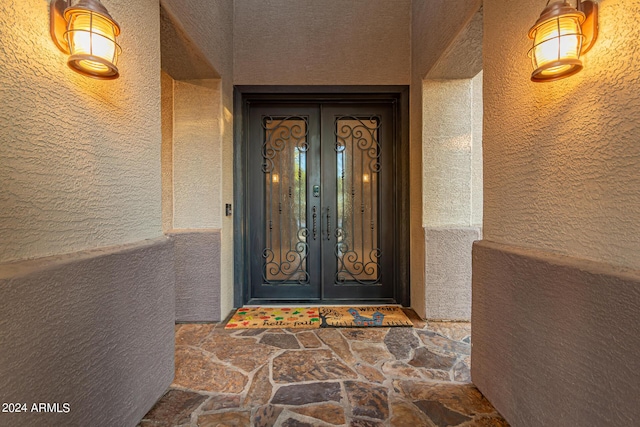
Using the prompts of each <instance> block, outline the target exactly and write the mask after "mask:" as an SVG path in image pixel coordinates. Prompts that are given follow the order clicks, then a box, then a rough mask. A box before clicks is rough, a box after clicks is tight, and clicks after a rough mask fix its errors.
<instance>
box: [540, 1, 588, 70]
mask: <svg viewBox="0 0 640 427" xmlns="http://www.w3.org/2000/svg"><path fill="white" fill-rule="evenodd" d="M587 3H588V6H586V4H587ZM577 6H578V7H579V8H580V9H582V8H585V9H586V10H588V12H589V18H590V19H589V20H588V22H589V26H588V28H585V25H584V23H585V22H587V16H586V15H585V13H584V12H583V11H582V10H578V9H575V8H574V7H572V6H571V5H569V4H568V3H567V2H566V1H556V2H554V3H552V4H550V5H548V6H547V7H546V8H545V9H544V10H543V11H542V13H541V14H540V18H539V19H538V21H537V22H536V23H535V25H534V26H533V27H532V28H531V29H530V30H529V37H530V38H531V39H533V47H532V48H531V50H530V51H529V56H530V57H531V61H532V65H533V70H534V71H533V73H532V74H531V80H532V81H534V82H545V81H553V80H558V79H562V78H565V77H569V76H571V75H573V74H575V73H577V72H579V71H580V70H582V60H581V59H580V55H581V54H582V53H584V52H586V51H587V50H588V48H590V47H591V46H592V45H593V42H594V41H595V35H596V34H597V21H596V20H595V16H597V7H596V4H595V3H594V2H592V1H590V0H587V1H584V2H581V1H580V0H577ZM594 23H595V30H594V28H593V24H594ZM585 33H586V34H585Z"/></svg>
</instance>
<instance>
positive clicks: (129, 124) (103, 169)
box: [0, 0, 162, 262]
mask: <svg viewBox="0 0 640 427" xmlns="http://www.w3.org/2000/svg"><path fill="white" fill-rule="evenodd" d="M105 5H106V6H107V7H108V8H109V11H110V12H111V14H112V15H113V16H114V18H115V19H117V20H118V21H119V23H120V24H121V26H122V28H123V32H122V36H121V37H120V39H119V41H120V43H121V45H122V46H123V47H124V53H123V55H122V56H121V60H120V62H119V64H118V67H119V69H120V72H121V77H120V78H119V79H117V80H114V81H100V80H95V79H90V78H87V77H83V76H82V75H80V74H78V73H75V72H73V71H71V70H70V69H69V68H68V67H67V65H66V56H65V55H64V54H63V53H62V52H60V51H59V50H58V49H57V48H56V46H55V45H54V44H53V41H52V40H51V37H50V35H49V12H48V2H46V1H42V0H27V1H9V2H2V3H0V39H1V40H2V44H1V47H0V88H1V89H0V96H1V101H2V105H1V107H0V115H1V120H0V128H1V132H0V159H1V162H2V163H1V167H0V182H2V185H0V241H1V242H2V244H1V245H0V262H2V261H10V260H18V259H24V258H34V257H40V256H46V255H51V254H56V253H67V252H74V251H79V250H83V249H87V248H92V247H100V246H107V245H115V244H123V243H128V242H136V241H139V240H143V239H149V238H153V237H157V236H159V235H161V234H162V226H161V211H160V74H159V72H158V70H159V69H160V45H159V39H158V34H159V25H158V13H159V12H158V4H157V2H154V1H150V0H144V1H138V2H134V3H131V2H126V1H122V0H111V1H109V2H107V3H106V4H105ZM140 64H144V66H141V65H140Z"/></svg>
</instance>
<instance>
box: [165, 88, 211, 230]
mask: <svg viewBox="0 0 640 427" xmlns="http://www.w3.org/2000/svg"><path fill="white" fill-rule="evenodd" d="M220 105H221V100H220V81H219V80H189V81H176V82H175V84H174V102H173V106H174V109H173V114H174V125H173V126H174V127H173V192H174V193H173V199H174V209H173V227H174V228H179V229H187V228H196V229H197V228H218V229H219V228H220V227H221V225H222V224H221V218H222V206H221V200H220V197H221V192H222V176H221V175H222V174H221V167H220V166H221V165H220V162H221V154H222V147H221V145H222V144H221V139H222V138H221V132H220V120H221V117H220V116H221V114H222V111H221V107H220Z"/></svg>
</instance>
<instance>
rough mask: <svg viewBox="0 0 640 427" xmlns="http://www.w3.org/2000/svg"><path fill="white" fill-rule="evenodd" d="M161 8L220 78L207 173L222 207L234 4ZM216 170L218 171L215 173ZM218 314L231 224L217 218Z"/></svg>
mask: <svg viewBox="0 0 640 427" xmlns="http://www.w3.org/2000/svg"><path fill="white" fill-rule="evenodd" d="M161 3H162V6H163V8H164V9H165V10H166V12H167V13H168V15H170V16H171V19H172V20H173V21H174V23H175V24H176V25H177V27H178V28H179V29H180V31H181V32H183V33H184V34H186V36H187V37H188V39H189V42H190V48H193V49H197V50H198V51H199V54H202V56H203V57H204V59H205V60H206V61H207V63H208V64H209V65H210V66H212V67H213V68H214V69H215V71H216V73H217V74H218V75H219V76H220V97H221V104H220V106H219V108H220V109H221V113H220V114H219V115H218V117H220V120H221V121H220V123H219V124H220V127H219V130H217V131H216V132H219V135H220V141H221V157H220V158H219V159H217V161H215V162H214V163H212V164H211V165H210V168H211V169H209V170H208V173H209V174H211V173H220V174H221V175H220V181H221V182H220V188H221V191H220V194H221V196H220V199H221V202H220V203H221V205H220V206H218V207H217V210H218V211H220V212H223V209H224V203H231V202H232V201H233V116H232V113H231V111H233V1H232V0H211V1H206V2H205V1H198V0H186V1H182V0H162V1H161ZM216 170H217V171H216ZM220 228H221V249H220V277H221V279H220V280H221V283H220V313H221V316H222V317H226V315H227V314H228V313H229V312H230V311H231V309H232V308H233V221H232V217H230V216H229V217H226V216H222V217H220Z"/></svg>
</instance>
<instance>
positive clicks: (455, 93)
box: [422, 46, 482, 320]
mask: <svg viewBox="0 0 640 427" xmlns="http://www.w3.org/2000/svg"><path fill="white" fill-rule="evenodd" d="M473 49H474V50H477V49H478V47H477V46H474V47H473ZM423 88H424V90H423V94H422V100H423V103H424V112H423V117H422V123H423V137H422V140H423V149H422V155H423V160H422V165H423V178H422V185H423V187H422V190H423V196H422V202H423V221H424V226H425V228H424V236H425V267H424V283H425V285H424V288H425V290H424V292H425V301H426V302H425V315H426V317H427V318H430V319H452V320H469V319H470V318H471V246H472V243H473V241H474V240H477V239H479V238H480V226H481V221H482V193H481V188H482V130H481V129H477V128H478V127H480V128H481V127H482V75H481V74H480V75H478V76H476V77H474V78H473V79H458V80H424V86H423ZM474 192H480V194H474Z"/></svg>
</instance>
